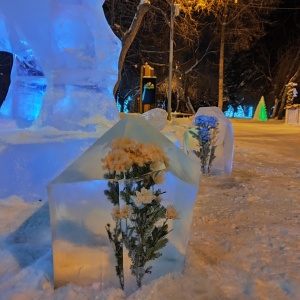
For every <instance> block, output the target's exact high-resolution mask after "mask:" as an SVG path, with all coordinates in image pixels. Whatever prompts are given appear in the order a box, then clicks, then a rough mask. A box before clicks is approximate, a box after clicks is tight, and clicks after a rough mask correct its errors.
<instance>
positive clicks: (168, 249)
mask: <svg viewBox="0 0 300 300" xmlns="http://www.w3.org/2000/svg"><path fill="white" fill-rule="evenodd" d="M120 137H125V138H126V141H127V142H126V143H125V144H123V143H122V144H120V143H119V147H121V148H125V149H127V147H128V148H130V151H131V149H132V148H131V146H130V145H131V144H130V142H129V139H133V140H134V142H133V145H137V149H141V148H142V147H141V145H140V144H139V143H141V144H142V145H146V144H147V143H154V144H155V146H153V145H152V146H151V147H152V148H151V147H150V146H149V147H150V148H151V149H152V150H153V151H154V152H155V151H158V150H157V147H159V149H162V150H163V152H164V153H165V154H164V157H165V155H166V156H167V158H168V159H167V161H169V163H166V164H167V165H168V171H166V172H165V174H164V175H165V178H164V180H159V181H156V183H157V184H155V186H154V185H153V181H151V182H152V184H149V182H150V181H147V180H148V179H147V180H146V178H148V177H147V176H153V174H152V173H151V172H150V173H148V171H147V169H146V171H147V172H146V174H144V175H143V176H141V175H139V176H138V178H135V177H134V178H133V177H132V176H131V177H130V176H129V174H133V173H131V172H133V171H134V170H135V169H134V167H132V168H133V169H130V170H129V171H128V174H127V175H126V179H125V180H124V178H123V179H122V178H119V177H118V175H117V174H119V173H112V174H113V175H112V177H110V176H111V175H109V176H108V170H107V169H104V168H103V167H104V165H105V163H107V161H110V159H108V160H105V161H103V159H104V158H105V157H107V155H108V153H110V152H109V151H110V150H111V147H112V145H116V139H117V140H118V138H120ZM112 142H113V143H112ZM147 145H148V144H147ZM143 147H144V146H143ZM147 153H148V154H147V155H150V156H151V153H152V152H147ZM131 154H132V152H130V153H129V155H131ZM125 157H126V156H124V155H123V152H122V154H120V156H119V158H118V160H119V159H120V161H123V163H125V164H127V163H128V164H130V159H128V160H127V159H125ZM142 157H143V155H141V156H136V155H134V159H137V160H139V159H141V158H142ZM159 157H161V156H159ZM151 165H152V164H151ZM151 170H154V171H155V172H156V173H157V172H158V173H160V172H161V170H165V164H164V163H161V162H160V163H155V164H154V165H152V166H151ZM156 173H155V176H156V175H157V174H158V173H157V174H156ZM151 174H152V175H151ZM199 175H200V171H199V168H198V166H197V164H195V163H194V161H193V160H192V159H191V158H189V157H188V156H187V155H186V154H185V153H184V152H183V151H181V150H180V149H178V148H177V147H176V146H175V145H174V144H173V143H172V142H171V141H170V140H168V139H167V138H166V137H165V136H164V135H162V134H161V133H160V132H159V131H158V130H157V129H155V128H154V127H152V126H151V125H150V124H149V123H148V122H147V121H146V120H144V118H142V117H140V116H130V117H124V118H123V119H121V121H119V122H118V123H117V124H116V125H114V126H113V127H112V128H111V129H110V130H109V131H107V132H106V133H105V134H104V135H103V136H102V137H101V138H100V139H99V140H98V141H97V142H95V143H94V144H93V145H92V146H91V147H90V148H89V149H88V150H87V151H86V152H85V153H83V155H82V156H80V157H79V158H78V159H77V160H76V161H75V162H74V163H73V164H71V165H70V166H69V167H68V168H67V169H66V170H65V171H64V172H63V173H62V174H61V175H59V176H58V177H57V178H56V179H55V180H54V181H53V182H51V184H50V185H49V186H48V196H49V205H50V217H51V226H52V241H53V265H54V282H55V286H56V287H58V286H61V285H63V284H66V283H68V282H75V283H77V284H91V283H92V282H95V281H97V282H99V281H100V282H101V284H102V285H103V286H104V287H119V288H120V285H121V283H122V282H123V284H124V289H125V291H126V293H127V294H129V293H131V292H133V291H134V290H135V289H136V288H137V286H138V285H137V282H136V281H138V280H137V277H139V279H141V277H142V278H143V279H142V283H148V282H149V281H151V280H153V279H156V278H158V277H160V276H162V275H165V274H167V273H169V272H177V271H179V272H180V271H182V269H183V267H184V258H185V251H186V247H187V242H188V238H189V231H190V224H191V219H192V212H193V207H194V201H195V197H196V195H197V190H198V184H199ZM120 176H121V175H120ZM157 176H158V175H157ZM108 177H109V178H111V179H110V180H108V179H107V178H108ZM112 178H114V179H112ZM151 178H154V177H151ZM155 178H156V177H155ZM145 180H146V181H145ZM149 180H150V179H149ZM145 182H147V185H146V183H145ZM138 186H139V187H141V186H144V187H146V189H147V191H145V189H144V190H143V189H141V193H142V192H143V193H144V192H145V193H146V194H147V195H149V193H150V194H151V195H152V193H154V192H155V193H156V195H158V194H159V196H160V197H161V198H162V199H160V200H155V201H157V202H153V201H152V202H151V199H152V198H151V199H150V202H151V203H152V204H153V203H154V204H155V205H154V204H153V206H151V207H148V208H149V209H152V210H147V209H148V208H147V209H146V208H145V206H143V205H142V206H141V208H139V209H141V211H138V213H139V212H140V213H141V214H142V215H143V213H146V215H147V217H146V219H145V224H146V223H147V224H148V222H150V221H151V218H152V217H153V216H154V215H157V214H158V213H159V214H160V213H161V211H164V209H163V208H162V207H161V205H164V206H168V205H174V206H175V208H176V210H177V211H178V212H179V215H180V219H179V220H171V219H169V220H168V223H170V224H169V226H170V227H169V229H172V231H171V232H169V233H168V235H167V239H168V242H167V243H166V245H161V244H160V246H164V247H162V249H160V250H159V252H160V253H161V254H162V255H161V256H160V257H158V258H157V259H154V260H151V261H150V262H147V263H146V264H142V263H141V265H139V264H138V261H137V260H136V261H135V264H133V263H132V261H133V260H134V258H136V257H138V256H136V254H135V253H136V252H135V250H134V247H135V246H137V245H138V244H139V243H138V242H137V241H136V243H132V241H134V237H135V236H133V233H132V232H135V230H134V229H132V231H130V230H129V231H127V232H128V234H129V235H126V236H127V238H128V239H130V238H132V237H133V240H131V242H129V240H128V239H126V241H127V242H126V241H125V238H124V240H122V244H121V246H122V248H121V250H122V251H121V250H120V243H119V242H120V240H119V239H120V238H121V236H123V237H124V235H123V234H124V233H123V234H122V235H121V233H120V230H121V229H120V228H122V230H124V228H128V227H127V226H128V223H127V221H128V220H127V219H126V220H123V219H122V220H121V223H122V225H118V223H117V221H118V220H119V219H120V217H117V216H115V217H113V216H114V214H112V211H115V213H116V210H117V211H118V209H119V207H123V206H124V204H125V203H124V201H125V200H124V199H127V200H126V201H129V202H130V201H133V200H132V199H133V198H134V197H132V196H128V195H130V193H131V192H132V190H135V189H137V187H138ZM158 190H159V191H160V192H158ZM136 191H137V190H136ZM126 195H127V196H128V197H129V198H128V197H127V196H126ZM136 196H138V193H137V192H136ZM124 197H125V198H124ZM126 197H127V198H126ZM142 198H143V199H146V198H147V197H146V198H145V197H144V196H143V197H142ZM155 199H156V198H155ZM134 201H137V200H134ZM113 203H114V204H113ZM126 203H127V204H128V202H126ZM143 203H145V202H143ZM148 203H149V202H148ZM132 209H133V208H132ZM135 209H136V210H137V209H138V208H137V207H135ZM149 211H150V213H149ZM131 212H132V210H131ZM135 212H136V211H135ZM140 217H141V215H140ZM141 218H142V217H141ZM130 220H131V219H130ZM130 222H132V220H131V221H130ZM133 222H135V221H133ZM150 223H151V222H150ZM108 224H109V225H108ZM155 224H156V223H155ZM155 224H154V223H153V224H152V225H151V226H154V225H155ZM117 225H118V226H117ZM148 225H149V224H148ZM149 226H150V225H149ZM156 226H164V225H163V224H157V225H156ZM109 232H110V233H109ZM156 233H157V231H151V230H150V231H149V230H148V229H147V230H146V232H145V235H144V238H145V239H147V241H148V238H149V239H150V240H151V238H154V236H157V235H156ZM139 241H140V240H139ZM162 243H163V242H162ZM128 244H129V246H128ZM150 244H151V243H150ZM130 245H131V246H130ZM155 245H157V244H155ZM124 246H126V247H124ZM142 249H143V250H141V248H139V251H144V249H145V248H144V247H143V248H142ZM146 249H147V250H149V251H147V253H148V254H147V255H149V257H150V256H151V255H152V254H153V253H152V252H151V251H152V248H151V247H149V244H148V248H146ZM153 249H154V248H153ZM119 250H120V251H121V252H120V251H119ZM136 251H137V253H139V251H138V250H136ZM151 253H152V254H151ZM150 254H151V255H150ZM147 257H148V256H147ZM144 258H145V257H144ZM143 261H144V262H145V261H147V259H146V258H145V259H144V260H143ZM132 265H134V267H133V266H132ZM150 267H152V268H151V272H150V271H149V270H150ZM135 277H136V278H135Z"/></svg>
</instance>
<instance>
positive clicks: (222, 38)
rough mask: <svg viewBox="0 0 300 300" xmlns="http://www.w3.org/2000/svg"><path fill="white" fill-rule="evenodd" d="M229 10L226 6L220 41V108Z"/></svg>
mask: <svg viewBox="0 0 300 300" xmlns="http://www.w3.org/2000/svg"><path fill="white" fill-rule="evenodd" d="M226 15H227V10H226V8H225V11H224V18H223V21H222V24H221V41H220V59H219V97H218V108H220V109H221V110H223V94H224V90H223V88H224V87H223V86H224V48H225V26H226V17H227V16H226Z"/></svg>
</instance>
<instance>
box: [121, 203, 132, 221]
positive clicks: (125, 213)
mask: <svg viewBox="0 0 300 300" xmlns="http://www.w3.org/2000/svg"><path fill="white" fill-rule="evenodd" d="M130 216H131V208H130V206H129V205H125V206H123V207H122V208H121V217H122V219H128V218H130Z"/></svg>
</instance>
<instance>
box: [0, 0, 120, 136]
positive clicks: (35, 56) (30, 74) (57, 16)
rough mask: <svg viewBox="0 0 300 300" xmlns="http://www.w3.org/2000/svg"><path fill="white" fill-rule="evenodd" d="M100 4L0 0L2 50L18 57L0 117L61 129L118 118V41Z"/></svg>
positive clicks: (89, 1)
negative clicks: (115, 95)
mask: <svg viewBox="0 0 300 300" xmlns="http://www.w3.org/2000/svg"><path fill="white" fill-rule="evenodd" d="M103 2H104V1H103V0H100V1H99V0H43V1H36V0H28V1H19V0H11V1H0V33H1V40H0V50H1V51H7V52H11V53H13V54H15V55H16V57H15V59H14V66H13V72H12V77H11V80H12V82H11V85H10V88H9V91H8V94H7V97H6V100H5V102H4V104H3V106H2V107H1V110H0V117H1V118H8V119H14V120H16V121H17V124H18V126H19V127H22V128H24V127H28V126H30V125H31V124H32V122H33V121H34V120H35V119H36V118H37V121H36V122H35V124H36V126H46V125H48V126H53V127H56V128H58V129H63V130H73V129H78V128H81V129H86V130H93V129H94V124H97V122H99V119H100V120H101V119H103V118H104V119H105V120H110V121H112V122H115V121H118V120H119V115H118V110H117V107H116V104H115V101H114V98H113V93H112V89H113V86H114V84H115V82H116V78H117V62H118V57H119V52H120V42H119V40H118V39H117V37H116V36H115V35H114V34H113V32H112V31H111V29H110V27H109V25H108V23H107V21H106V19H105V16H104V14H103V9H102V5H103ZM24 66H26V67H25V68H24ZM45 85H47V88H46V93H45V95H43V93H44V92H45Z"/></svg>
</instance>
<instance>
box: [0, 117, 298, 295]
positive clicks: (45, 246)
mask: <svg viewBox="0 0 300 300" xmlns="http://www.w3.org/2000/svg"><path fill="white" fill-rule="evenodd" d="M232 123H233V129H234V135H235V153H234V163H233V173H232V175H231V176H225V175H218V176H202V177H201V182H200V188H199V193H198V196H197V199H196V203H195V208H194V215H193V222H192V226H191V231H190V241H189V245H188V249H187V256H186V268H185V270H184V272H183V274H168V275H166V276H164V277H162V278H159V279H158V280H156V281H154V282H152V283H150V284H149V285H145V286H143V287H142V288H141V289H140V290H138V291H137V292H135V293H134V294H132V295H129V296H128V297H127V298H126V297H125V296H124V294H123V292H122V291H121V290H118V289H103V288H102V285H101V283H97V282H96V283H94V284H93V285H92V286H88V287H81V286H77V285H74V284H69V285H67V286H65V287H61V288H59V289H56V290H54V289H53V269H52V253H51V233H50V221H49V210H48V204H47V201H46V198H44V197H38V196H40V195H43V193H44V190H43V189H45V187H39V189H38V188H37V189H36V191H34V193H33V194H32V195H30V197H31V199H30V200H29V198H28V199H25V198H24V197H20V193H18V189H21V190H22V189H23V190H26V187H24V185H26V186H27V185H28V184H29V183H30V180H31V178H24V181H22V180H21V179H22V178H19V177H18V178H16V180H17V182H18V183H16V184H14V182H13V178H14V177H13V176H11V175H10V172H15V171H16V170H10V169H7V168H9V167H10V165H9V163H8V161H9V160H10V159H11V160H14V161H16V157H18V156H20V157H23V159H22V160H20V161H18V168H20V170H23V173H22V174H25V173H26V172H25V173H24V169H25V171H26V167H27V165H28V164H29V163H28V161H26V160H25V158H24V151H26V141H27V140H28V139H32V135H34V136H35V143H39V141H40V143H44V142H47V141H48V142H49V139H50V140H51V143H53V142H55V141H58V140H59V139H64V138H65V135H64V134H62V133H61V134H60V133H57V132H56V133H55V134H52V133H51V131H47V133H45V134H44V135H43V136H41V135H38V134H30V133H28V132H27V133H20V132H18V133H17V132H13V131H9V130H8V129H7V128H6V129H5V131H3V132H1V134H0V138H1V145H0V170H1V182H2V185H0V193H1V195H5V196H2V199H0V299H1V300H27V299H28V300H32V299H43V300H47V299H57V300H58V299H63V300H68V299H70V300H71V299H72V300H73V299H78V300H83V299H110V300H115V299H116V300H118V299H130V300H138V299H143V300H146V299H156V300H158V299H159V300H160V299H172V300H176V299H212V300H215V299H272V300H273V299H275V300H276V299H278V300H282V299H295V300H296V299H300V127H299V126H294V125H292V126H291V125H285V124H284V123H283V122H280V121H275V120H270V121H268V122H253V121H252V120H232ZM173 128H177V129H178V130H180V126H178V125H177V126H175V127H173ZM72 134H73V136H72V137H69V139H72V138H74V136H76V133H72ZM94 139H95V136H92V137H90V138H89V139H87V137H84V138H81V139H80V140H79V141H77V143H76V144H75V146H76V149H77V150H76V151H77V152H76V151H73V150H74V149H73V148H71V146H70V145H71V144H72V143H70V145H69V146H68V148H67V149H68V151H69V153H70V155H68V156H67V154H65V156H63V154H61V153H58V152H57V153H55V155H52V156H51V152H50V154H49V153H46V152H45V155H46V156H45V163H46V166H47V167H49V170H50V171H49V172H52V175H53V176H55V175H57V172H58V173H59V172H60V171H61V170H62V169H63V167H64V166H63V164H62V161H60V160H61V159H62V157H68V159H69V160H70V161H72V160H73V159H74V158H76V156H77V155H78V154H79V153H81V152H82V151H83V150H85V149H86V148H87V147H88V146H89V145H90V144H91V143H92V141H93V140H94ZM58 142H59V141H58ZM49 145H50V144H49ZM55 149H56V148H55V146H53V145H51V147H49V151H50V150H51V151H55ZM8 150H9V151H8ZM42 150H43V151H44V150H45V149H44V148H43V149H42V148H41V149H39V151H42ZM10 155H11V157H10ZM3 157H4V158H3ZM27 159H28V157H27ZM32 159H33V156H32ZM55 161H58V162H57V164H56V165H55V164H54V165H53V162H55ZM65 163H66V162H65ZM22 168H23V169H22ZM40 172H42V169H41V170H40ZM13 175H14V176H15V177H16V173H14V174H13ZM52 175H51V176H52ZM22 176H23V175H22ZM3 183H5V186H4V185H3ZM35 183H36V184H37V185H41V184H42V182H40V181H38V180H36V181H35ZM34 188H35V187H33V189H34ZM35 195H37V196H35Z"/></svg>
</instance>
